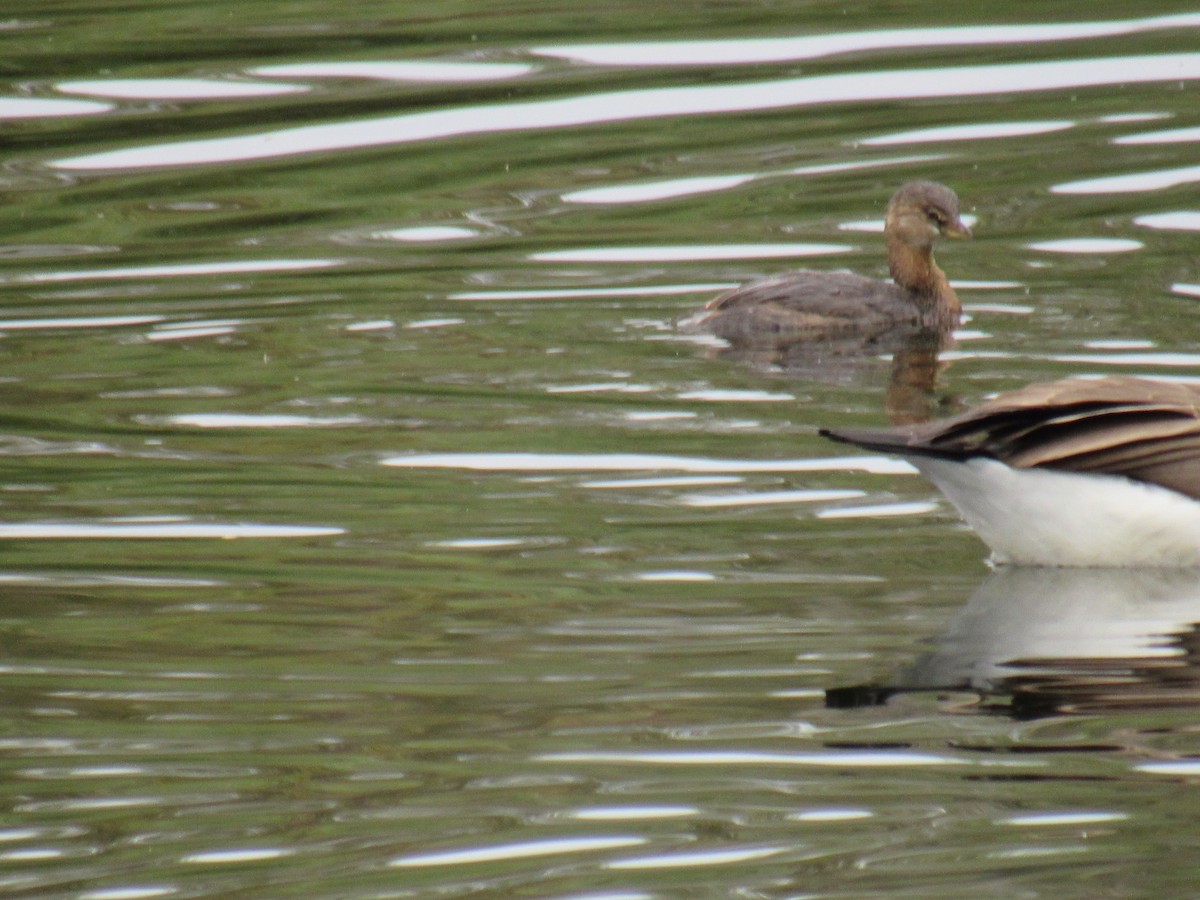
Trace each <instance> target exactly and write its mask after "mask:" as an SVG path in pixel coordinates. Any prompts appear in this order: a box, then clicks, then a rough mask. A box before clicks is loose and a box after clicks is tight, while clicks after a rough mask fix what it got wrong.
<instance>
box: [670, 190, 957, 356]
mask: <svg viewBox="0 0 1200 900" xmlns="http://www.w3.org/2000/svg"><path fill="white" fill-rule="evenodd" d="M883 234H884V240H885V242H886V244H887V253H888V270H889V271H890V272H891V275H892V279H893V280H894V283H891V282H887V281H880V280H878V279H874V278H866V277H864V276H862V275H856V274H854V273H853V272H821V271H811V270H799V271H794V272H787V273H784V274H782V275H777V276H775V277H773V278H768V279H765V280H763V281H756V282H752V283H751V284H747V285H743V286H742V287H738V288H734V289H733V290H731V291H727V292H725V293H724V294H720V295H719V296H717V297H714V298H713V299H712V300H711V301H709V303H708V304H707V305H706V306H705V307H704V309H703V310H701V311H700V312H699V313H698V314H697V315H695V316H692V317H690V318H689V319H688V320H687V321H685V322H684V323H682V324H684V325H685V326H687V327H690V328H698V329H701V330H704V331H709V332H712V333H713V334H715V335H717V336H718V337H721V338H724V339H725V340H727V341H729V342H731V343H733V344H735V345H737V344H747V343H751V344H752V343H759V342H764V341H767V342H779V343H782V342H787V341H809V340H811V341H820V340H824V339H835V340H836V339H838V338H844V337H851V336H858V337H867V336H873V335H874V336H883V335H886V334H888V333H889V332H893V331H914V330H928V331H940V332H947V331H949V330H951V329H953V328H954V326H955V325H957V324H958V320H959V316H960V315H961V312H962V305H961V304H960V303H959V300H958V296H957V295H956V294H955V293H954V289H953V288H952V287H951V286H950V282H949V280H948V279H947V278H946V275H945V273H944V272H943V271H942V270H941V269H940V268H939V267H938V264H937V263H936V262H935V261H934V258H933V245H934V243H935V242H936V241H937V240H938V238H941V237H963V238H966V237H970V236H971V229H970V228H968V227H967V225H966V224H964V223H963V221H962V218H961V216H960V214H959V208H958V196H957V195H956V194H955V193H954V191H952V190H951V189H950V188H948V187H946V186H945V185H944V184H938V183H937V182H935V181H910V182H907V183H906V184H904V185H901V187H900V189H899V190H898V191H896V193H895V194H894V195H893V196H892V199H891V201H890V202H889V203H888V206H887V216H886V219H885V222H884V231H883Z"/></svg>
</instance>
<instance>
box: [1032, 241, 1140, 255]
mask: <svg viewBox="0 0 1200 900" xmlns="http://www.w3.org/2000/svg"><path fill="white" fill-rule="evenodd" d="M1025 246H1027V247H1028V248H1029V249H1030V250H1041V251H1042V252H1043V253H1128V252H1130V251H1131V250H1141V249H1142V248H1143V247H1145V246H1146V245H1145V244H1143V243H1142V242H1141V241H1135V240H1132V239H1130V238H1063V239H1061V240H1056V241H1036V242H1035V243H1032V244H1026V245H1025Z"/></svg>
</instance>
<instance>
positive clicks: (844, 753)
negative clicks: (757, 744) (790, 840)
mask: <svg viewBox="0 0 1200 900" xmlns="http://www.w3.org/2000/svg"><path fill="white" fill-rule="evenodd" d="M534 759H536V760H539V761H541V762H584V763H634V764H649V765H682V766H819V767H827V766H832V767H845V768H876V767H880V768H891V767H907V766H958V765H964V764H966V762H967V760H965V759H959V758H958V757H954V756H940V755H938V754H935V753H916V752H912V751H907V750H830V751H825V752H813V753H805V752H802V751H797V752H794V753H772V752H770V751H765V750H762V751H760V750H647V751H620V750H596V751H589V750H581V751H574V752H569V753H542V754H539V755H537V756H535V757H534Z"/></svg>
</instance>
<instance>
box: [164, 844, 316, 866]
mask: <svg viewBox="0 0 1200 900" xmlns="http://www.w3.org/2000/svg"><path fill="white" fill-rule="evenodd" d="M295 852H296V851H295V850H292V849H289V848H286V847H243V848H239V849H236V850H207V851H204V852H202V853H191V854H189V855H187V856H184V857H181V858H180V860H179V861H180V862H182V863H201V864H207V865H213V864H215V865H228V864H230V863H248V862H262V861H263V860H267V859H280V858H282V857H285V856H292V855H293V854H295Z"/></svg>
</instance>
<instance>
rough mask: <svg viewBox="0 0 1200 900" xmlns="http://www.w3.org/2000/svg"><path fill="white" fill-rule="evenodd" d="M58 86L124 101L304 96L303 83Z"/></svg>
mask: <svg viewBox="0 0 1200 900" xmlns="http://www.w3.org/2000/svg"><path fill="white" fill-rule="evenodd" d="M55 87H56V88H57V89H58V90H60V91H62V92H63V93H66V94H90V95H94V96H98V97H113V98H116V99H121V100H224V99H229V98H236V97H269V96H273V95H276V94H297V93H303V92H305V91H307V90H309V88H307V87H305V86H304V85H301V84H279V83H277V82H276V83H267V82H253V81H220V80H217V79H215V78H116V79H110V80H103V79H102V80H95V81H62V82H59V83H58V84H56V85H55Z"/></svg>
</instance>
